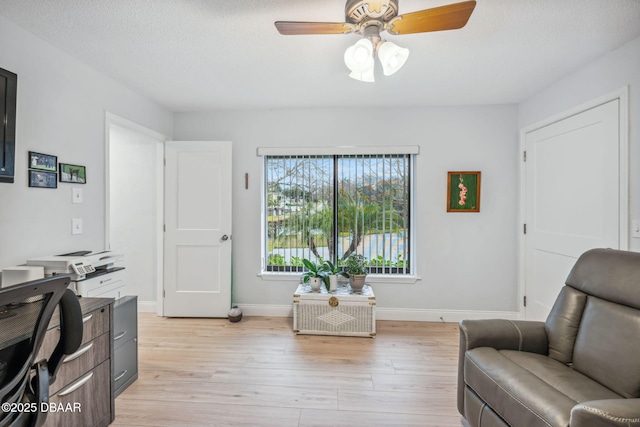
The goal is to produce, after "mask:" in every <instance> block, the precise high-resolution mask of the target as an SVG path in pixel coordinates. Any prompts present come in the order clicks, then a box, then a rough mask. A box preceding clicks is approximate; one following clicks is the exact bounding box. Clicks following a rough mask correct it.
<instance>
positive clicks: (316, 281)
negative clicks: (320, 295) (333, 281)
mask: <svg viewBox="0 0 640 427" xmlns="http://www.w3.org/2000/svg"><path fill="white" fill-rule="evenodd" d="M309 284H310V285H311V292H320V285H321V284H322V279H321V278H319V277H310V278H309Z"/></svg>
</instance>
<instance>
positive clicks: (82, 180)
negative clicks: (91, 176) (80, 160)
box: [60, 163, 87, 184]
mask: <svg viewBox="0 0 640 427" xmlns="http://www.w3.org/2000/svg"><path fill="white" fill-rule="evenodd" d="M60 182H72V183H74V184H86V183H87V168H86V167H84V166H79V165H70V164H67V163H60Z"/></svg>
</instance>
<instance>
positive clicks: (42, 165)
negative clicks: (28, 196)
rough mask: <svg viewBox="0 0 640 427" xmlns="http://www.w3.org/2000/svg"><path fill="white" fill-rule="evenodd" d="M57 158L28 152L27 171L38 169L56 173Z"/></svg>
mask: <svg viewBox="0 0 640 427" xmlns="http://www.w3.org/2000/svg"><path fill="white" fill-rule="evenodd" d="M57 165H58V157H57V156H52V155H51V154H42V153H36V152H35V151H29V169H38V170H43V171H49V172H56V171H57V170H58V169H57V168H56V166H57Z"/></svg>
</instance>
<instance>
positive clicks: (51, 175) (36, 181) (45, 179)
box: [29, 169, 58, 188]
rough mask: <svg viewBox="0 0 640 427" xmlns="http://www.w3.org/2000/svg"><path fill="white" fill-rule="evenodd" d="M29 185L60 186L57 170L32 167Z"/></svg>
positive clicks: (41, 186) (40, 186) (42, 186)
mask: <svg viewBox="0 0 640 427" xmlns="http://www.w3.org/2000/svg"><path fill="white" fill-rule="evenodd" d="M29 187H39V188H58V176H57V175H56V173H55V172H47V171H41V170H37V169H35V170H33V169H32V170H30V171H29Z"/></svg>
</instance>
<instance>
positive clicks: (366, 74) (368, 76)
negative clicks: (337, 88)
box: [349, 68, 376, 83]
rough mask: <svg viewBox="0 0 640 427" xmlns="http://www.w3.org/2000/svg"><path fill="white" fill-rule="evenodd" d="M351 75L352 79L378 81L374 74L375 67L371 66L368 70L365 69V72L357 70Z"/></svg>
mask: <svg viewBox="0 0 640 427" xmlns="http://www.w3.org/2000/svg"><path fill="white" fill-rule="evenodd" d="M349 77H351V78H352V79H356V80H360V81H361V82H367V83H373V82H375V81H376V79H375V77H374V75H373V68H371V69H370V70H368V71H365V72H364V73H359V72H357V71H352V72H351V73H350V74H349Z"/></svg>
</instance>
